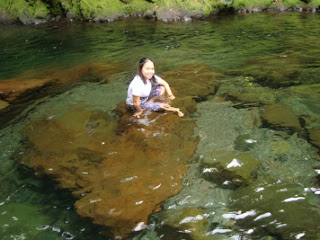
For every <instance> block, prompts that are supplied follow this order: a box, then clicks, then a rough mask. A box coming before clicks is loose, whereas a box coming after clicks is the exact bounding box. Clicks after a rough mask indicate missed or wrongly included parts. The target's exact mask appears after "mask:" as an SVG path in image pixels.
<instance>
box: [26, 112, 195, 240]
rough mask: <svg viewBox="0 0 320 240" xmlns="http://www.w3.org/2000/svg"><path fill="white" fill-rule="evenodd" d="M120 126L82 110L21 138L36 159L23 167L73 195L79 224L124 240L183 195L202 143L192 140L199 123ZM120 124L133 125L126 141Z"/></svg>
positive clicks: (150, 116)
mask: <svg viewBox="0 0 320 240" xmlns="http://www.w3.org/2000/svg"><path fill="white" fill-rule="evenodd" d="M121 118H122V120H119V122H118V120H116V119H115V118H112V117H110V116H108V115H107V114H106V113H104V112H101V111H89V110H86V109H75V110H73V111H70V112H68V113H66V114H65V115H63V116H62V117H60V118H47V119H43V120H39V121H37V122H33V123H31V124H30V125H29V126H27V127H26V128H25V129H24V130H23V132H22V133H23V135H24V136H26V142H25V144H26V147H27V148H28V149H29V151H28V154H26V155H25V156H23V157H22V159H21V162H22V163H23V164H25V165H27V166H28V167H30V168H32V169H34V171H35V172H36V174H41V173H45V174H47V175H49V176H51V177H52V178H53V179H54V180H55V181H56V182H57V184H58V186H59V187H60V188H63V189H68V190H70V191H71V192H72V193H73V195H74V196H75V197H76V198H77V201H76V202H75V207H76V211H77V212H78V214H79V215H80V216H82V217H88V218H90V219H92V222H93V223H95V224H98V225H103V226H107V227H110V229H111V231H112V232H113V234H114V236H115V237H120V236H121V237H122V238H125V237H126V236H128V235H129V234H130V233H131V232H133V231H140V230H142V229H143V228H145V227H146V224H147V220H148V216H149V215H150V214H151V213H153V212H156V211H159V210H160V209H161V207H160V204H161V203H162V202H163V201H164V200H165V199H167V198H168V197H170V196H172V195H174V194H176V193H178V192H179V191H180V190H181V188H182V184H181V178H182V176H183V175H184V174H185V173H186V172H187V169H188V168H187V165H186V164H187V161H188V159H189V158H190V157H191V155H192V154H193V152H194V151H195V147H196V145H197V142H196V141H195V140H194V139H193V138H192V137H190V136H192V135H193V126H192V125H193V124H194V123H193V121H192V120H191V119H190V121H181V120H180V118H179V117H178V116H176V114H173V113H171V114H170V113H167V114H161V113H145V114H144V117H143V118H141V119H134V118H133V117H131V114H130V113H126V114H125V115H123V116H122V117H121ZM186 118H187V117H186ZM118 124H126V130H125V131H123V133H125V134H119V133H118V131H117V130H116V129H117V128H118ZM190 124H191V125H190Z"/></svg>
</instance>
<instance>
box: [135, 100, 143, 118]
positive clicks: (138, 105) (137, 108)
mask: <svg viewBox="0 0 320 240" xmlns="http://www.w3.org/2000/svg"><path fill="white" fill-rule="evenodd" d="M133 106H134V109H135V110H136V112H135V113H134V114H133V116H134V117H136V118H140V115H141V113H142V108H141V107H140V97H139V96H134V95H133Z"/></svg>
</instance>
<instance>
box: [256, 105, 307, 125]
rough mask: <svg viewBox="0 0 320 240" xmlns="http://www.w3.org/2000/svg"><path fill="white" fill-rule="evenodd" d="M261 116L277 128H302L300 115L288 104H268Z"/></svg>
mask: <svg viewBox="0 0 320 240" xmlns="http://www.w3.org/2000/svg"><path fill="white" fill-rule="evenodd" d="M261 118H262V119H263V120H264V121H265V122H266V123H267V124H270V125H272V126H273V127H276V128H291V129H293V130H294V131H300V130H301V129H302V128H301V125H300V123H299V119H298V117H297V116H296V115H294V113H293V112H292V110H291V109H290V108H289V107H288V106H286V105H281V104H273V105H269V106H266V107H265V112H264V113H263V114H262V115H261Z"/></svg>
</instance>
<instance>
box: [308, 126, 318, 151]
mask: <svg viewBox="0 0 320 240" xmlns="http://www.w3.org/2000/svg"><path fill="white" fill-rule="evenodd" d="M309 138H310V142H311V143H312V144H313V145H315V146H317V147H318V148H320V128H314V129H311V130H310V131H309Z"/></svg>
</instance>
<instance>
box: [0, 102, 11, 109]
mask: <svg viewBox="0 0 320 240" xmlns="http://www.w3.org/2000/svg"><path fill="white" fill-rule="evenodd" d="M8 106H9V103H8V102H6V101H3V100H0V110H1V109H3V108H6V107H8Z"/></svg>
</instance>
